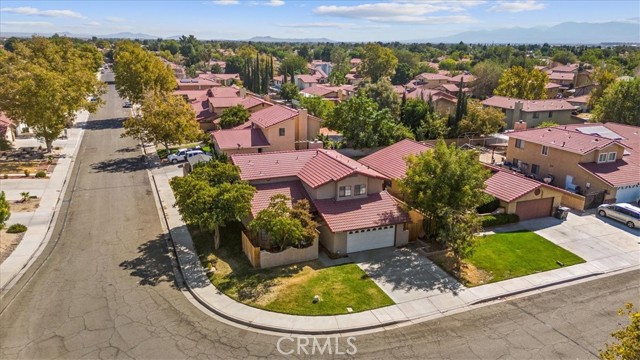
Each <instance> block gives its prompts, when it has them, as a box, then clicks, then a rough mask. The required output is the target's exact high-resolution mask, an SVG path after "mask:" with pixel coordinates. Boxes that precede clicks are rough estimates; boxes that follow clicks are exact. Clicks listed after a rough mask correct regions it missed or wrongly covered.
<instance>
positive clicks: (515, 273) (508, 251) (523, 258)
mask: <svg viewBox="0 0 640 360" xmlns="http://www.w3.org/2000/svg"><path fill="white" fill-rule="evenodd" d="M430 258H431V260H433V261H434V262H435V263H436V264H438V265H439V266H440V267H442V268H443V269H444V270H445V271H447V272H449V273H450V274H452V275H454V276H456V277H457V278H458V279H459V280H461V281H462V282H463V283H464V284H465V285H466V286H477V285H482V284H486V283H492V282H498V281H502V280H507V279H511V278H516V277H520V276H525V275H529V274H534V273H539V272H544V271H548V270H553V269H558V268H561V267H563V266H570V265H575V264H580V263H583V262H584V260H583V259H582V258H580V257H579V256H577V255H575V254H573V253H571V252H569V251H567V250H565V249H563V248H561V247H559V246H557V245H555V244H553V243H552V242H550V241H548V240H547V239H545V238H543V237H542V236H540V235H538V234H536V233H534V232H532V231H529V230H521V231H514V232H505V233H496V234H492V235H487V236H482V237H478V239H477V240H476V244H475V247H474V251H473V254H472V255H471V256H469V257H467V258H466V259H464V260H463V264H462V266H461V269H460V270H459V271H458V270H456V269H455V262H454V261H453V256H452V254H451V253H444V254H438V255H432V256H430Z"/></svg>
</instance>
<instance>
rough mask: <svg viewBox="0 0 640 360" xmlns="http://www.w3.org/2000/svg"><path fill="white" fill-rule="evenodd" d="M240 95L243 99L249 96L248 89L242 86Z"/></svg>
mask: <svg viewBox="0 0 640 360" xmlns="http://www.w3.org/2000/svg"><path fill="white" fill-rule="evenodd" d="M240 97H241V98H243V99H244V98H246V97H247V89H245V88H243V87H241V88H240Z"/></svg>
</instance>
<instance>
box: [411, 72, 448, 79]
mask: <svg viewBox="0 0 640 360" xmlns="http://www.w3.org/2000/svg"><path fill="white" fill-rule="evenodd" d="M416 79H425V80H449V79H451V78H450V77H448V76H445V75H441V74H432V73H422V74H420V75H417V76H416Z"/></svg>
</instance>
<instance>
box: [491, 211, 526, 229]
mask: <svg viewBox="0 0 640 360" xmlns="http://www.w3.org/2000/svg"><path fill="white" fill-rule="evenodd" d="M518 221H520V217H519V216H518V215H517V214H494V215H486V216H483V217H482V227H485V228H486V227H491V226H500V225H506V224H513V223H517V222H518Z"/></svg>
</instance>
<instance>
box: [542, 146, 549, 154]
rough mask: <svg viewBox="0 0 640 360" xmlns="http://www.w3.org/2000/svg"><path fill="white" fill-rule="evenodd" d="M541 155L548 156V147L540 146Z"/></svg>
mask: <svg viewBox="0 0 640 360" xmlns="http://www.w3.org/2000/svg"><path fill="white" fill-rule="evenodd" d="M542 155H544V156H547V155H549V147H548V146H544V145H542Z"/></svg>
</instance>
